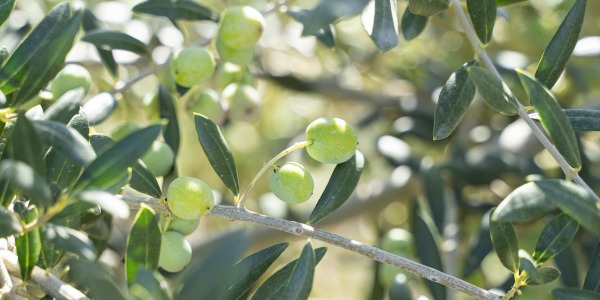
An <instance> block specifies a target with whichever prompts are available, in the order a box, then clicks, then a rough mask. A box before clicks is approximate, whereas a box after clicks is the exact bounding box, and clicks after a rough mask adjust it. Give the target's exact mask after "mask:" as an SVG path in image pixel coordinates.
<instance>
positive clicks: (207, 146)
mask: <svg viewBox="0 0 600 300" xmlns="http://www.w3.org/2000/svg"><path fill="white" fill-rule="evenodd" d="M194 121H195V122H196V133H197V134H198V140H199V141H200V145H202V149H204V153H205V154H206V157H207V158H208V161H209V162H210V164H211V166H212V167H213V169H214V170H215V172H216V173H217V175H219V178H220V179H221V181H223V183H224V184H225V186H226V187H227V188H228V189H229V190H230V191H231V192H232V193H233V195H235V196H237V195H238V194H239V193H240V185H239V181H238V174H237V169H236V167H235V161H234V160H233V155H232V154H231V151H230V150H229V146H228V145H227V142H226V141H225V138H224V137H223V134H222V133H221V130H220V129H219V127H218V126H217V125H216V124H215V123H214V122H213V121H211V120H210V119H208V118H207V117H205V116H203V115H200V114H194Z"/></svg>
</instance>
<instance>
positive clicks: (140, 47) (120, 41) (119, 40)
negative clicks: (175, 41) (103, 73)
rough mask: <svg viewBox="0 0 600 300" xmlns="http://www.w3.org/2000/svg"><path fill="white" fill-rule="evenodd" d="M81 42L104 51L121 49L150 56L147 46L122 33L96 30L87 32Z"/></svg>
mask: <svg viewBox="0 0 600 300" xmlns="http://www.w3.org/2000/svg"><path fill="white" fill-rule="evenodd" d="M81 40H82V41H84V42H88V43H92V44H93V45H94V46H96V47H98V48H101V49H104V50H114V49H119V50H125V51H130V52H133V53H136V54H140V55H148V49H147V48H146V44H144V43H143V42H141V41H140V40H138V39H136V38H134V37H132V36H130V35H129V34H126V33H123V32H120V31H115V30H108V29H96V30H92V31H89V32H87V33H86V34H85V35H83V36H82V37H81Z"/></svg>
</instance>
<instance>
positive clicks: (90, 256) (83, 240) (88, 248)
mask: <svg viewBox="0 0 600 300" xmlns="http://www.w3.org/2000/svg"><path fill="white" fill-rule="evenodd" d="M44 228H45V230H44V236H45V239H46V240H48V241H50V243H52V244H53V245H54V246H56V247H57V248H59V249H62V250H65V251H68V252H71V253H73V254H76V255H78V256H79V257H81V258H85V259H87V260H90V261H92V260H95V259H96V248H95V247H94V244H93V243H92V241H91V240H90V239H89V238H88V237H87V236H86V235H85V234H83V233H82V232H81V231H78V230H75V229H73V228H69V227H64V226H58V225H54V224H46V226H45V227H44Z"/></svg>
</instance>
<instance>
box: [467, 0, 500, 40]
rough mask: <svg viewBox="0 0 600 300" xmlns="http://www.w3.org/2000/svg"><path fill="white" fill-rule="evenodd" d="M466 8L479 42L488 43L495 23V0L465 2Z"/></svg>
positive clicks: (468, 0)
mask: <svg viewBox="0 0 600 300" xmlns="http://www.w3.org/2000/svg"><path fill="white" fill-rule="evenodd" d="M467 8H468V10H469V16H470V17H471V23H473V27H474V28H475V32H476V33H477V36H478V37H479V40H480V41H481V42H482V43H483V44H487V43H489V42H490V41H491V40H492V32H493V30H494V23H496V0H467Z"/></svg>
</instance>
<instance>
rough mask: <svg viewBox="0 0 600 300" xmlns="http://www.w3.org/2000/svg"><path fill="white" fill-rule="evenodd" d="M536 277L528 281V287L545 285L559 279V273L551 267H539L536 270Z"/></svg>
mask: <svg viewBox="0 0 600 300" xmlns="http://www.w3.org/2000/svg"><path fill="white" fill-rule="evenodd" d="M537 271H538V276H537V278H535V279H528V280H527V284H528V285H540V284H547V283H549V282H552V281H554V280H556V279H557V278H558V277H560V271H559V270H558V269H557V268H553V267H541V268H539V269H538V270H537Z"/></svg>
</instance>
